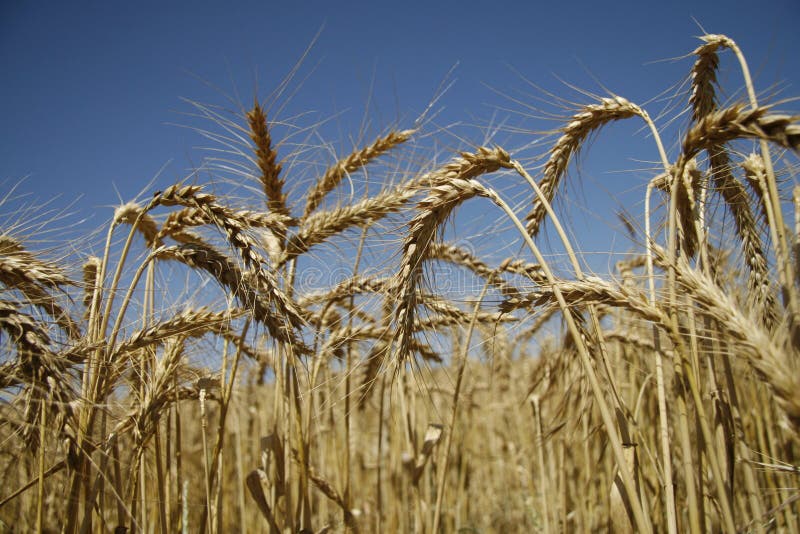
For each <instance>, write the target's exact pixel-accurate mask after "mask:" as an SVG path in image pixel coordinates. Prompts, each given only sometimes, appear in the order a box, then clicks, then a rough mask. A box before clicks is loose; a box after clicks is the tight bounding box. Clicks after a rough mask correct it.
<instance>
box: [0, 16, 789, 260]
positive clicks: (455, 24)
mask: <svg viewBox="0 0 800 534" xmlns="http://www.w3.org/2000/svg"><path fill="white" fill-rule="evenodd" d="M798 28H800V2H798V1H797V0H768V1H765V2H761V3H760V4H758V6H756V5H755V4H754V3H753V2H744V1H739V0H733V1H725V2H699V1H698V2H663V1H661V2H626V1H616V2H609V3H597V2H569V1H567V2H553V1H548V2H534V1H530V2H516V3H514V2H495V3H489V2H482V3H477V2H466V1H460V2H447V1H446V2H434V1H428V2H415V1H407V2H391V3H390V2H377V1H375V2H310V1H296V2H255V1H253V2H113V1H109V2H23V1H12V0H3V1H2V2H0V72H2V83H0V117H1V118H2V119H0V193H3V194H7V193H8V192H10V191H11V190H12V188H13V189H14V194H13V195H12V198H9V199H7V201H6V204H5V205H4V206H2V208H0V210H1V211H4V212H5V213H8V212H10V211H13V209H14V208H15V207H16V206H17V205H19V204H24V205H28V206H37V205H39V204H42V203H48V206H50V207H59V206H67V205H69V206H71V208H70V210H71V212H72V213H77V214H78V215H77V216H75V217H73V218H72V219H69V220H70V221H77V220H78V219H80V220H83V219H84V218H85V219H87V221H86V222H85V223H81V224H84V225H88V227H96V226H98V225H100V224H102V223H103V222H104V221H106V220H107V219H108V217H110V215H111V210H110V208H111V207H112V206H114V205H116V204H118V202H119V199H120V198H121V199H122V200H130V199H132V198H133V197H135V196H136V195H137V194H139V193H140V192H141V191H142V190H143V189H145V188H146V186H147V184H148V183H149V182H150V180H151V179H153V178H154V177H155V176H158V178H157V180H156V182H155V183H154V185H153V186H152V187H151V188H150V189H149V190H146V196H149V194H151V193H152V191H154V190H156V189H158V188H163V187H165V186H167V185H169V184H171V183H174V182H176V181H178V180H181V179H183V178H185V177H186V176H187V175H188V174H189V172H190V171H191V169H193V168H196V167H197V166H198V165H199V164H200V162H201V161H202V158H203V156H204V155H205V154H206V153H205V152H203V151H200V150H198V149H197V147H198V146H209V145H210V143H209V142H208V141H206V140H204V139H203V138H202V137H201V136H200V135H198V133H197V132H195V131H192V130H191V129H189V128H181V127H180V126H181V125H183V126H198V125H200V126H203V127H209V128H212V129H213V125H210V124H208V123H202V122H199V123H198V122H197V120H196V119H194V118H192V117H190V116H188V115H187V113H190V112H192V108H191V106H190V105H189V104H187V103H186V102H185V101H184V100H182V99H190V100H195V101H201V102H205V103H208V104H212V105H219V106H223V107H225V108H226V109H231V110H234V109H235V105H234V104H233V103H232V102H231V101H229V100H228V99H227V96H230V95H233V98H234V101H237V100H238V101H239V102H242V103H245V104H249V103H250V102H252V100H253V98H254V97H257V98H259V99H260V100H262V101H263V100H266V99H268V97H269V96H270V93H271V91H272V90H273V89H274V88H275V87H277V86H278V84H279V82H280V80H282V79H283V78H284V77H285V76H286V75H287V73H289V72H290V71H291V69H292V68H293V66H295V64H296V63H297V61H298V59H299V58H300V57H301V56H302V54H303V52H304V50H305V49H306V48H307V47H308V46H309V44H311V43H312V41H314V37H315V36H316V35H317V34H318V35H319V36H318V38H317V39H316V41H315V42H314V44H313V47H312V48H311V50H310V52H309V53H308V55H307V57H306V58H305V59H304V61H303V63H302V66H301V68H300V72H299V73H298V75H297V76H296V77H295V81H294V83H293V84H291V86H290V87H291V92H292V94H291V98H289V92H287V93H284V94H283V95H282V96H281V97H279V98H278V99H277V102H278V105H280V106H283V107H281V108H280V113H279V114H278V115H277V117H271V118H273V119H274V118H278V119H289V118H291V117H296V120H297V122H299V123H303V122H305V123H310V122H314V121H317V120H321V119H324V118H330V120H329V121H328V122H327V123H325V125H324V126H323V127H321V128H320V136H321V138H322V136H324V137H325V140H326V141H329V142H332V143H334V144H333V145H332V146H333V147H334V150H339V149H342V152H344V151H345V150H346V149H347V148H351V147H352V140H353V139H357V138H358V137H359V132H360V131H363V130H365V129H366V134H365V135H366V140H370V139H372V138H374V135H375V134H377V133H380V132H381V131H385V129H386V128H388V127H390V126H392V125H398V126H399V127H404V128H407V127H410V126H411V125H412V124H413V119H414V118H415V117H417V116H418V115H419V114H420V113H421V112H422V111H423V110H424V109H425V108H426V106H427V105H428V103H429V102H430V101H431V98H432V96H433V95H434V94H436V92H437V88H438V87H439V86H440V84H441V83H442V80H444V79H447V80H450V81H453V82H454V84H453V85H452V87H451V88H450V89H449V90H448V91H447V93H446V94H445V95H444V97H443V98H442V99H441V100H439V101H438V102H437V103H436V110H437V113H438V114H437V115H436V117H435V120H434V121H432V122H431V124H429V130H431V131H435V130H436V129H437V128H441V127H445V126H451V127H452V132H457V133H458V135H459V136H461V137H460V139H461V140H462V141H463V142H462V143H461V146H458V145H459V143H458V138H456V136H455V134H453V135H444V136H440V137H439V138H438V139H439V141H438V142H440V143H442V144H441V147H440V148H439V150H441V151H443V153H445V154H446V151H447V150H451V149H453V150H454V149H457V148H464V147H465V146H467V147H468V146H470V145H474V144H477V143H481V142H482V141H483V140H484V139H485V138H486V136H487V132H488V131H491V130H492V127H496V126H498V125H504V127H503V128H500V130H499V132H497V133H496V134H495V137H494V138H493V140H494V141H495V142H498V143H502V144H503V145H504V146H507V147H508V148H510V149H520V157H523V156H524V155H530V156H533V155H534V154H535V153H536V151H537V150H538V152H539V153H541V151H542V150H543V149H538V148H536V147H534V148H530V147H529V148H528V149H526V150H522V148H523V147H524V146H525V145H526V144H527V143H529V142H530V141H531V140H532V139H533V136H532V135H528V134H526V132H528V131H534V130H542V129H548V128H554V127H556V126H557V124H556V123H548V122H544V121H539V122H537V121H536V120H532V119H528V118H526V117H525V116H524V115H523V114H521V111H524V110H525V106H526V105H527V104H530V105H535V106H537V107H538V106H540V105H543V104H542V103H541V102H539V101H537V99H543V100H545V101H549V102H550V103H552V102H553V101H554V98H553V96H552V95H549V96H548V95H547V94H546V92H551V93H553V94H555V95H560V96H563V97H564V98H567V99H568V100H570V101H575V102H581V103H586V102H589V99H588V98H587V97H585V96H583V95H581V94H580V93H578V92H576V91H575V90H573V89H571V88H570V87H569V85H568V84H570V85H574V86H576V87H579V88H582V89H586V90H588V91H591V92H592V93H597V94H600V93H602V92H603V91H604V88H607V89H608V90H610V91H612V92H615V93H618V94H620V95H623V96H625V97H627V98H629V99H630V100H632V101H634V102H637V103H640V104H644V103H646V107H647V109H648V110H649V111H650V113H651V115H653V116H658V117H659V121H660V124H666V123H667V121H668V119H670V118H674V117H675V116H676V115H678V114H679V112H680V111H681V109H684V108H685V105H686V104H685V96H686V94H685V93H684V94H683V95H682V96H683V97H684V98H683V99H682V100H681V99H680V98H676V99H673V100H669V99H664V98H661V99H659V98H658V97H659V95H666V96H667V97H669V96H674V95H675V91H676V87H678V86H680V84H681V83H684V82H685V81H686V80H687V78H688V73H689V69H690V67H691V58H687V57H685V56H686V55H687V54H689V53H690V52H691V51H692V50H693V49H694V48H695V47H696V46H697V45H698V43H699V41H698V40H697V39H696V37H697V36H699V35H701V34H702V33H704V31H705V32H708V33H724V34H726V35H729V36H730V37H732V38H733V39H734V40H736V41H737V43H738V44H739V45H740V47H741V48H742V49H743V50H744V52H745V54H746V56H747V58H748V60H749V62H750V66H751V69H752V71H753V73H754V78H755V84H756V86H757V89H759V90H760V91H762V92H763V93H764V94H765V97H768V98H769V99H770V100H771V101H775V100H777V99H779V98H788V97H792V96H796V95H800V54H798V50H800V37H798V35H800V32H798ZM727 55H728V56H730V54H727ZM456 65H457V66H456ZM454 66H456V68H455V70H454V71H453V73H452V74H450V75H448V73H449V72H450V71H451V68H453V67H454ZM526 79H527V80H529V81H531V82H533V83H535V84H536V85H537V86H539V87H540V89H534V88H533V87H532V86H530V85H528V83H527V82H526ZM720 81H721V83H722V84H723V86H725V87H726V90H727V93H726V95H725V96H726V97H730V98H736V97H737V95H738V96H741V93H740V92H738V93H737V91H739V90H740V89H741V87H742V82H741V76H740V74H739V72H738V68H736V66H735V65H734V64H733V63H730V59H725V62H724V63H723V70H722V71H721V73H720ZM685 87H686V86H685V85H684V90H685ZM776 90H777V91H776ZM665 92H666V93H665ZM226 95H227V96H226ZM670 102H672V104H674V105H672V106H670ZM676 102H677V104H676ZM676 106H677V107H676ZM799 108H800V106H798V105H797V103H796V102H790V103H788V104H785V105H783V106H782V107H781V109H784V110H788V111H794V112H796V111H797V110H798V109H799ZM273 109H278V108H273ZM365 110H366V111H365ZM665 110H666V111H665ZM561 111H562V114H563V110H561ZM301 113H312V114H311V115H308V116H306V115H303V116H299V114H301ZM662 113H663V116H662V115H661V114H662ZM365 116H366V117H368V119H369V124H368V125H367V127H366V128H362V125H363V119H364V117H365ZM685 125H686V121H685V120H684V121H683V122H680V120H678V121H675V122H674V126H675V127H676V128H680V127H681V126H685ZM515 128H519V129H521V130H522V133H515V132H514V131H512V129H515ZM613 128H614V131H613V132H611V133H613V134H614V135H609V139H608V140H605V138H603V136H602V135H601V136H598V138H597V141H596V143H595V145H593V146H592V148H591V150H590V151H588V153H587V156H586V157H585V158H584V160H583V164H582V166H581V169H582V170H581V176H582V177H585V179H586V181H585V182H582V185H581V186H580V193H581V194H580V195H579V197H578V198H581V199H582V200H581V202H582V203H584V204H585V203H586V200H587V199H588V200H589V201H590V203H591V204H592V205H593V206H594V207H595V208H597V210H598V212H601V211H603V209H606V210H610V211H612V212H613V210H614V209H615V208H614V202H615V201H614V200H612V196H614V197H616V198H617V199H618V201H620V202H626V200H625V195H626V192H631V187H632V186H631V175H630V174H626V173H624V172H616V171H622V170H635V169H641V168H644V167H652V164H650V163H642V161H636V158H637V157H638V158H639V159H640V160H646V161H647V162H652V161H654V160H656V158H657V155H656V152H655V149H654V148H653V145H652V142H651V140H649V139H647V135H646V132H643V131H642V130H641V129H640V128H639V125H637V126H636V127H631V128H629V129H627V130H626V129H624V128H622V127H620V128H618V127H617V126H614V127H613ZM670 143H673V147H674V141H670V140H667V145H668V148H669V147H670ZM631 149H632V150H633V151H631ZM637 151H638V152H637ZM637 154H638V155H637ZM442 157H443V160H444V159H447V158H446V157H445V156H442ZM648 177H649V176H648V175H647V174H643V175H642V176H637V177H635V178H634V180H633V181H636V180H638V182H636V183H638V184H641V183H642V181H644V183H646V180H647V179H648ZM598 184H599V185H598ZM118 195H119V196H118ZM636 195H640V190H637V192H636ZM601 208H602V209H601ZM575 209H576V210H577V211H578V212H580V211H581V210H582V209H583V208H581V207H576V208H575ZM631 209H632V210H633V211H635V210H637V209H638V208H637V207H631ZM584 211H586V210H585V209H584ZM576 217H577V215H576ZM583 217H584V223H587V224H589V225H591V224H592V221H593V218H592V216H586V215H584V216H583ZM604 217H605V216H604ZM604 220H606V223H607V224H608V222H607V217H605V219H604ZM587 221H588V222H587ZM576 224H578V223H576ZM584 246H585V247H588V248H592V247H593V246H596V247H598V248H599V247H602V246H606V245H605V244H602V243H600V244H597V245H592V244H591V243H590V244H588V245H584Z"/></svg>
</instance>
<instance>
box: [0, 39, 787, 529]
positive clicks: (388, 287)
mask: <svg viewBox="0 0 800 534" xmlns="http://www.w3.org/2000/svg"><path fill="white" fill-rule="evenodd" d="M682 54H688V55H684V56H682V57H683V59H682V62H683V63H682V64H683V65H684V66H685V67H686V71H687V73H686V75H685V80H686V81H685V83H683V84H681V83H678V84H676V85H675V86H674V87H673V88H672V89H671V90H670V91H669V93H668V96H663V95H661V96H659V97H658V98H654V100H653V101H648V102H645V103H635V102H633V101H631V100H628V99H626V98H624V97H623V96H619V95H616V94H613V93H611V92H607V93H605V94H602V95H596V94H593V93H590V92H587V91H581V90H578V89H574V88H569V91H570V92H571V94H572V95H573V96H574V98H573V97H566V96H564V95H556V94H553V93H549V92H547V91H544V90H541V89H540V88H534V89H532V90H534V91H536V94H537V95H538V96H537V97H536V98H538V99H540V102H534V101H533V99H530V100H526V99H525V98H523V97H521V96H519V95H517V96H511V95H509V94H508V93H505V92H502V91H498V92H497V93H499V94H497V97H498V100H500V101H502V102H504V103H503V104H502V105H503V106H508V107H511V108H515V113H516V114H517V115H516V116H518V117H522V116H525V115H526V114H530V115H536V116H538V117H539V118H541V117H542V116H546V117H547V118H548V119H549V120H550V123H549V124H550V125H551V126H552V127H551V128H550V129H548V130H546V131H544V130H543V131H530V130H527V129H521V128H519V127H517V126H515V125H513V124H509V123H503V124H496V125H490V126H488V127H484V128H482V129H481V130H482V131H481V135H482V137H479V136H476V135H474V130H475V129H474V128H473V129H472V131H473V137H472V138H469V134H465V133H462V131H461V130H459V129H458V128H456V127H453V128H449V127H447V126H443V125H442V124H441V123H440V122H439V120H438V116H437V112H436V109H437V106H439V105H440V104H441V102H446V100H447V96H448V95H447V88H448V87H447V84H445V85H444V86H443V87H442V88H441V90H440V91H438V92H437V93H436V94H435V96H434V97H433V99H432V101H431V104H430V105H429V106H428V107H427V108H426V109H425V110H424V111H423V112H421V113H420V114H418V115H417V116H415V117H413V118H412V119H410V120H398V121H396V122H391V121H389V122H388V123H387V125H386V126H381V127H380V128H379V131H377V132H376V133H375V134H374V135H372V136H371V137H370V138H366V136H365V135H364V132H365V131H366V130H367V129H366V128H364V129H362V132H361V134H360V135H359V136H358V139H357V141H354V142H352V143H350V145H351V146H352V148H351V149H348V150H343V151H337V150H333V149H331V147H332V146H334V145H332V144H329V143H328V142H327V141H325V140H322V141H320V138H319V136H320V132H321V131H322V130H321V129H320V125H321V123H320V122H312V123H311V124H306V123H304V118H303V117H302V116H296V117H293V119H294V120H288V119H287V120H284V119H281V120H280V121H278V120H274V119H273V115H279V114H280V111H281V109H280V102H281V99H280V96H281V95H283V94H284V93H282V92H280V91H278V92H277V93H273V95H272V97H269V98H263V97H259V96H258V95H256V96H255V99H254V100H253V98H252V97H247V98H243V99H240V100H237V101H236V102H235V105H233V106H217V105H212V104H204V103H200V102H197V101H187V102H186V104H185V105H186V106H187V108H188V110H187V111H186V116H187V117H191V119H192V120H197V121H199V122H198V124H201V125H202V126H192V127H191V129H192V131H193V133H194V134H195V135H199V136H202V137H204V138H205V140H206V141H207V142H208V145H209V146H210V147H211V152H210V153H207V154H206V155H207V157H205V159H204V160H203V164H202V166H200V167H198V169H197V170H196V172H193V173H191V174H190V175H189V176H187V177H186V178H184V179H181V180H179V181H177V182H176V183H173V184H169V183H167V184H166V185H165V186H164V187H156V186H155V185H152V184H145V183H143V184H141V185H143V186H144V191H145V192H144V193H143V194H142V195H141V196H139V197H137V198H133V199H130V200H127V199H126V200H125V201H123V202H120V203H119V205H118V206H116V207H115V208H114V209H113V210H110V215H111V219H110V221H108V223H107V224H104V225H103V226H102V227H101V228H100V229H99V230H98V231H97V232H94V233H86V234H85V235H80V236H79V237H76V238H74V239H72V238H70V239H69V240H64V239H61V238H59V239H58V240H55V241H57V244H55V245H54V244H53V243H54V240H53V239H45V237H46V236H48V235H50V234H51V233H52V232H54V231H56V232H57V231H59V225H62V224H63V223H62V220H63V219H62V218H61V216H55V217H53V216H52V215H51V216H50V218H49V219H48V216H44V217H42V216H41V214H39V213H36V210H34V209H32V208H21V209H17V208H14V204H13V198H12V196H13V195H12V193H13V191H12V192H11V193H9V194H8V195H7V196H6V197H5V199H6V201H5V203H4V204H3V205H0V209H5V215H4V218H3V220H4V226H3V227H0V344H1V345H2V357H0V398H1V399H2V402H0V428H2V440H1V441H0V443H2V447H1V448H0V452H2V454H0V472H1V473H2V480H3V484H2V489H0V532H28V531H36V532H56V531H62V532H68V533H73V532H181V531H182V532H234V531H246V532H270V533H276V532H315V533H321V532H465V533H466V532H546V533H551V532H595V531H605V532H630V531H637V532H669V533H675V532H693V533H699V532H720V531H721V532H759V533H761V532H798V531H800V519H799V518H798V509H799V508H798V503H797V500H798V496H800V490H798V474H799V473H800V450H799V449H798V446H799V445H800V442H799V441H798V437H800V433H799V432H800V374H798V356H800V308H799V306H800V301H799V300H798V299H799V298H800V297H799V294H800V293H799V292H798V289H800V274H798V272H800V271H799V270H800V189H798V188H797V186H796V185H795V182H796V171H797V152H798V149H799V148H800V119H798V115H797V114H796V109H797V104H796V101H794V100H793V99H791V98H787V97H786V95H782V98H771V99H769V98H767V99H766V100H765V98H764V97H763V96H761V95H764V94H765V93H764V91H765V90H766V89H767V88H759V87H756V86H755V85H754V82H753V79H752V75H751V72H750V67H749V66H748V64H747V61H746V56H745V54H744V53H743V52H742V50H741V49H740V48H739V46H738V45H737V44H736V42H735V41H734V40H733V39H731V38H730V37H727V36H724V35H717V34H706V35H703V36H702V37H701V38H700V39H699V40H698V42H697V46H696V48H694V49H693V50H675V56H680V55H682ZM723 60H724V61H729V62H730V65H732V66H733V67H734V68H735V70H734V71H733V72H728V73H726V74H725V80H726V81H728V82H731V83H732V84H733V87H728V88H726V87H724V86H722V85H721V84H720V82H719V80H718V78H719V77H720V76H719V74H720V61H723ZM734 73H735V75H734ZM290 79H291V77H289V78H287V80H290ZM287 83H288V82H287ZM309 83H310V82H309ZM286 87H288V86H281V87H280V89H281V91H284V90H286ZM276 94H277V95H278V96H279V98H275V97H274V96H275V95H276ZM767 94H769V93H767ZM654 96H656V95H654ZM548 106H549V107H548ZM545 107H546V108H547V110H548V111H546V112H545V111H542V109H544V108H545ZM654 110H656V111H654ZM793 110H794V112H793ZM648 111H650V112H653V113H654V114H653V116H651V114H650V113H649V112H648ZM618 122H620V123H622V122H625V123H629V122H630V123H635V127H634V128H633V129H632V130H631V131H633V132H635V134H634V135H635V136H637V137H638V138H639V141H641V140H642V139H643V140H644V143H643V146H645V147H646V148H645V149H643V150H644V151H646V153H642V154H640V157H641V160H640V161H642V162H645V163H643V164H642V165H643V167H644V168H643V169H641V170H638V171H636V172H637V173H638V174H639V175H641V176H644V178H643V179H640V180H634V181H632V185H631V187H630V189H629V190H628V191H626V192H625V198H624V199H623V198H622V197H620V198H619V204H620V205H619V210H618V211H619V219H618V221H616V222H615V224H614V225H605V226H602V225H601V226H596V227H595V229H594V230H593V231H595V232H596V231H598V230H597V228H600V230H599V231H601V232H603V233H605V235H604V236H603V237H602V242H606V243H610V242H614V243H617V245H616V246H617V247H619V243H626V244H629V245H625V246H626V247H627V249H626V250H625V251H624V252H619V249H618V248H617V249H616V250H615V253H614V254H611V252H609V254H608V255H607V256H605V257H601V259H600V260H598V259H597V258H594V257H591V256H588V255H586V254H584V253H583V251H584V250H586V245H585V242H584V238H585V237H586V236H585V235H584V234H585V233H586V232H589V233H591V232H592V229H591V228H590V227H589V228H587V229H582V228H580V227H579V225H576V224H573V216H574V211H575V210H576V209H577V208H576V202H577V201H576V198H577V197H580V196H581V195H583V196H584V197H588V198H591V196H592V195H594V194H595V193H594V192H593V188H595V187H596V184H591V183H583V185H580V183H581V173H580V166H579V165H578V164H576V162H577V160H578V156H579V153H582V152H583V153H586V152H592V151H593V150H596V149H597V148H598V147H597V146H593V143H596V144H598V145H602V140H603V138H604V136H607V135H609V136H613V135H618V134H619V131H618V130H611V129H609V127H610V125H611V123H618ZM372 129H373V130H374V129H375V127H374V126H373V127H372ZM520 136H523V137H524V138H525V140H524V141H522V142H520V141H519V138H520ZM504 139H508V140H509V144H505V143H503V142H502V141H503V140H504ZM621 142H622V143H625V142H626V141H624V140H623V141H621ZM611 156H613V154H610V157H611ZM627 163H630V162H619V164H618V165H619V167H620V168H621V167H624V166H625V165H626V164H627ZM570 182H571V183H570ZM581 192H582V193H581ZM576 195H577V196H576ZM629 200H630V202H629ZM588 205H589V208H591V200H590V201H589V202H588ZM467 206H472V211H469V212H467V215H466V216H465V215H464V214H463V213H462V208H466V207H467ZM60 231H63V228H61V229H60ZM589 237H591V238H592V239H594V238H595V237H593V236H589ZM87 251H88V252H87ZM602 267H605V270H602V269H601V268H602Z"/></svg>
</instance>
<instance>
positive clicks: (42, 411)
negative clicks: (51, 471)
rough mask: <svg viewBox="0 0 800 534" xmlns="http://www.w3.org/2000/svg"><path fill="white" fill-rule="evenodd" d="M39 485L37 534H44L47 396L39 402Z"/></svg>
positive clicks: (43, 396) (37, 491) (43, 395)
mask: <svg viewBox="0 0 800 534" xmlns="http://www.w3.org/2000/svg"><path fill="white" fill-rule="evenodd" d="M39 402H40V405H39V484H38V485H37V486H38V487H37V488H36V532H37V533H38V534H42V532H43V528H44V456H45V454H44V450H45V438H46V437H47V435H46V434H45V428H46V427H45V425H46V424H47V405H46V402H45V394H44V393H43V394H42V398H41V400H40V401H39Z"/></svg>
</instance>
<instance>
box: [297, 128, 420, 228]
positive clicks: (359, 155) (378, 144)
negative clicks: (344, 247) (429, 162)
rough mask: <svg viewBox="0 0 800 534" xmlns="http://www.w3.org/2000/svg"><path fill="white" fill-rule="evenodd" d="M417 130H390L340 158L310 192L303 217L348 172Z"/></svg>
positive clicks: (409, 136) (305, 216)
mask: <svg viewBox="0 0 800 534" xmlns="http://www.w3.org/2000/svg"><path fill="white" fill-rule="evenodd" d="M414 132H415V130H403V131H400V132H394V131H393V132H389V133H388V134H387V135H385V136H384V137H379V138H377V139H376V140H375V141H373V142H372V144H371V145H369V146H366V147H364V148H362V149H361V150H358V151H355V152H353V153H351V154H350V155H348V156H347V157H345V158H343V159H340V160H339V161H337V162H336V164H335V165H333V166H332V167H329V168H328V170H326V171H325V174H323V175H322V177H321V178H320V179H319V181H317V183H316V184H315V185H314V187H313V188H312V189H311V190H310V191H309V192H308V195H307V200H306V208H305V211H304V212H303V219H307V218H308V216H309V215H311V213H312V212H313V211H314V210H316V209H317V207H318V206H319V205H320V203H321V202H322V200H323V199H324V198H325V195H327V194H328V193H330V192H331V191H333V190H334V189H335V188H336V186H338V185H339V183H340V182H341V181H342V179H343V178H344V177H345V176H347V175H348V174H350V173H352V172H355V171H356V170H358V169H360V168H361V167H364V166H366V165H367V164H368V163H369V162H370V161H372V160H373V159H375V158H377V157H379V156H380V155H382V154H384V153H386V152H388V151H389V150H391V149H392V148H394V147H396V146H397V145H399V144H401V143H405V142H406V141H407V140H408V139H409V138H411V136H412V135H413V134H414Z"/></svg>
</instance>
